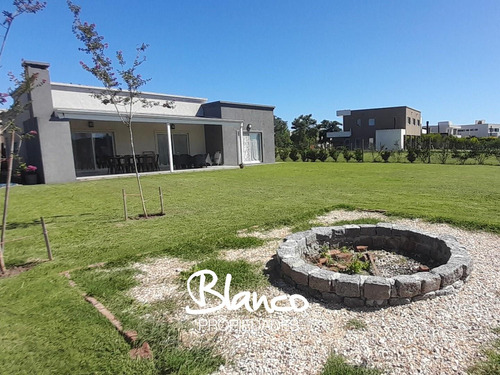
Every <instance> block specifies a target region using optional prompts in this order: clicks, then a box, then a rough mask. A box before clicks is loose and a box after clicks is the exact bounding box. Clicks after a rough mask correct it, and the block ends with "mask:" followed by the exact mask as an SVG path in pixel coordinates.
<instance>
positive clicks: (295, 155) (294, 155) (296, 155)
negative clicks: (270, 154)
mask: <svg viewBox="0 0 500 375" xmlns="http://www.w3.org/2000/svg"><path fill="white" fill-rule="evenodd" d="M288 156H289V157H290V159H292V160H293V161H297V160H299V151H298V150H297V149H296V148H292V149H291V151H290V155H288Z"/></svg>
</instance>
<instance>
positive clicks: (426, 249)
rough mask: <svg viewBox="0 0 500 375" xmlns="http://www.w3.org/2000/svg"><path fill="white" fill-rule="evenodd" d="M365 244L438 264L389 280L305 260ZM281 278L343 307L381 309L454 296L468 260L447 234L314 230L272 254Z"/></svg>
mask: <svg viewBox="0 0 500 375" xmlns="http://www.w3.org/2000/svg"><path fill="white" fill-rule="evenodd" d="M325 245H327V246H328V247H342V246H348V247H353V246H358V245H359V246H367V247H368V250H379V249H384V250H387V251H395V252H397V253H400V254H403V255H406V256H409V257H411V256H412V254H417V255H418V256H419V257H420V258H424V259H425V258H428V259H429V260H431V263H433V264H437V265H438V266H436V267H434V268H432V269H430V270H429V272H418V273H414V274H412V275H400V276H394V277H381V276H365V275H349V274H345V273H338V272H334V271H330V270H326V269H322V268H320V267H319V266H317V265H313V264H310V263H308V262H307V260H306V258H307V257H310V256H311V255H316V254H318V253H319V252H320V251H321V248H322V247H325ZM277 258H278V264H279V268H280V272H281V275H282V277H283V279H284V280H285V281H286V282H288V283H290V284H292V285H294V286H295V287H297V288H298V289H300V290H302V291H305V292H307V293H309V294H310V295H312V296H314V297H316V298H319V299H323V300H327V301H333V302H337V303H343V304H345V305H346V306H348V307H361V306H370V307H382V306H387V305H390V306H396V305H402V304H407V303H410V302H414V301H420V300H424V299H429V298H435V297H438V296H443V295H449V294H453V293H455V292H456V291H457V290H458V289H460V288H461V287H462V285H463V284H464V281H467V278H468V277H469V275H470V273H471V270H472V260H471V259H470V257H469V255H468V253H467V250H466V249H465V248H464V247H463V246H461V245H460V244H459V243H458V242H457V240H456V239H455V238H454V237H452V236H436V235H432V234H429V233H423V232H420V231H417V230H412V229H409V228H406V227H402V226H398V225H393V224H387V223H379V224H377V225H369V224H366V225H365V224H361V225H344V226H336V227H317V228H312V229H311V230H308V231H305V232H300V233H294V234H292V235H290V236H288V237H286V238H285V239H284V242H283V243H282V244H281V245H280V247H279V248H278V250H277Z"/></svg>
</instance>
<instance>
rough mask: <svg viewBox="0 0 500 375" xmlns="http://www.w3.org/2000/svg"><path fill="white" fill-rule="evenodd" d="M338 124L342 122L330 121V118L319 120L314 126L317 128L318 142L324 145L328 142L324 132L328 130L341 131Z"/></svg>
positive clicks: (328, 131)
mask: <svg viewBox="0 0 500 375" xmlns="http://www.w3.org/2000/svg"><path fill="white" fill-rule="evenodd" d="M340 125H342V124H341V123H340V122H338V121H330V120H323V121H321V122H320V123H319V125H317V126H316V127H317V129H318V143H319V144H322V145H325V144H326V143H327V142H328V138H327V137H326V134H327V133H330V132H339V131H341V128H340Z"/></svg>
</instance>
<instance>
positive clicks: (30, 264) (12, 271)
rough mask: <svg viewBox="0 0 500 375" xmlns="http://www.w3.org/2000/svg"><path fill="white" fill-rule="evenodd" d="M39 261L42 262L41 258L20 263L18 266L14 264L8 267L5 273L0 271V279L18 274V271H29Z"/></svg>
mask: <svg viewBox="0 0 500 375" xmlns="http://www.w3.org/2000/svg"><path fill="white" fill-rule="evenodd" d="M41 263H43V261H42V260H37V261H33V262H28V263H24V264H21V265H19V266H14V267H11V268H8V269H7V270H6V271H5V273H0V279H4V278H7V277H13V276H16V275H19V274H20V273H23V272H26V271H29V270H30V269H32V268H33V267H35V266H37V265H39V264H41Z"/></svg>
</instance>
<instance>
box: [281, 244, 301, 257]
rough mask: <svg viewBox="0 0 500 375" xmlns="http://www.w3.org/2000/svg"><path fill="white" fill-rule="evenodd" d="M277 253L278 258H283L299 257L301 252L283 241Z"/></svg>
mask: <svg viewBox="0 0 500 375" xmlns="http://www.w3.org/2000/svg"><path fill="white" fill-rule="evenodd" d="M276 255H277V256H278V259H279V260H281V259H286V258H298V257H299V255H300V254H299V252H298V251H297V249H296V248H295V247H294V246H288V245H286V243H283V244H282V245H281V246H280V247H279V248H278V250H277V251H276Z"/></svg>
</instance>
